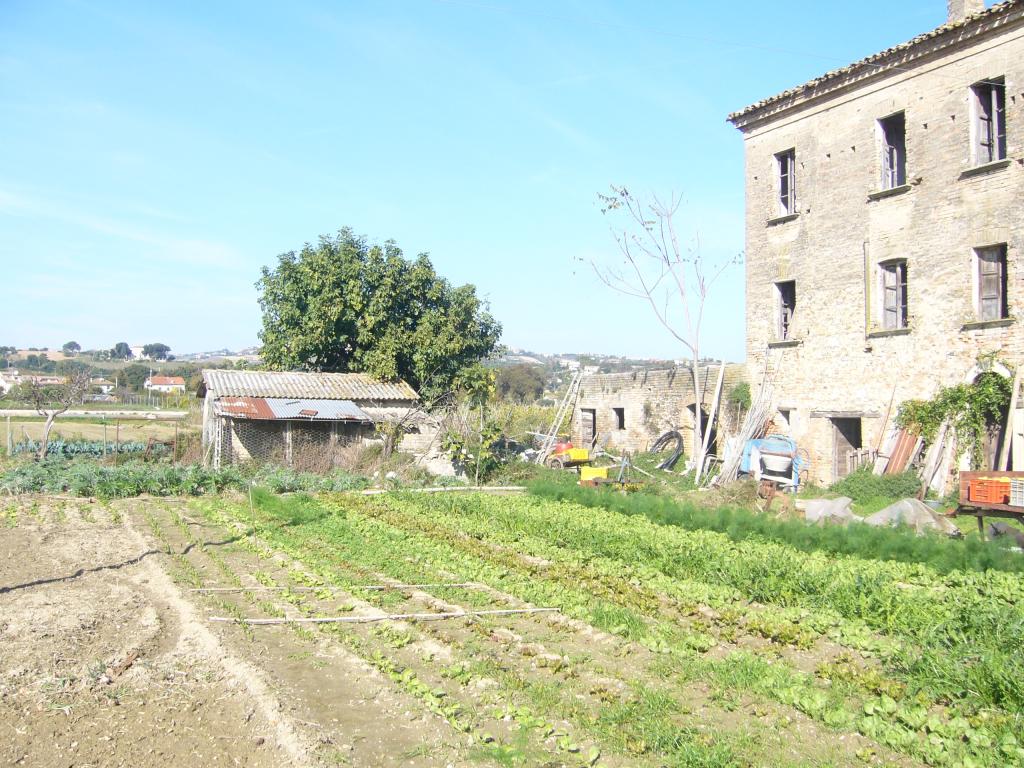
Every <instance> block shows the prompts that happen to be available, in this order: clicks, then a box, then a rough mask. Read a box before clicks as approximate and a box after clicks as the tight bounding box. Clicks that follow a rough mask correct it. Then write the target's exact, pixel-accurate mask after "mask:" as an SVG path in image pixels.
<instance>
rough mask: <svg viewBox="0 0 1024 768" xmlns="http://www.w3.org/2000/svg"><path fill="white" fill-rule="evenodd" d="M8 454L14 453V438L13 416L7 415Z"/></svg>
mask: <svg viewBox="0 0 1024 768" xmlns="http://www.w3.org/2000/svg"><path fill="white" fill-rule="evenodd" d="M7 455H8V456H13V455H14V439H13V438H12V437H11V417H10V416H8V417H7Z"/></svg>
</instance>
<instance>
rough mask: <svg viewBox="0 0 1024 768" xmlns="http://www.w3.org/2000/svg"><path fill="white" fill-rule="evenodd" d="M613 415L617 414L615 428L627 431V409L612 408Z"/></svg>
mask: <svg viewBox="0 0 1024 768" xmlns="http://www.w3.org/2000/svg"><path fill="white" fill-rule="evenodd" d="M612 413H613V414H615V428H616V429H625V428H626V409H625V408H612Z"/></svg>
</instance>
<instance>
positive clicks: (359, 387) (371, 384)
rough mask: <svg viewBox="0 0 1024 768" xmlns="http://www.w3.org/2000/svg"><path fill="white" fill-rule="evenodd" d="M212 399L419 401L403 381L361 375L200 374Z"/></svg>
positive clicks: (246, 372)
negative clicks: (389, 380)
mask: <svg viewBox="0 0 1024 768" xmlns="http://www.w3.org/2000/svg"><path fill="white" fill-rule="evenodd" d="M204 389H205V392H206V393H207V394H209V395H210V396H212V397H216V398H223V397H265V398H274V397H277V398H291V399H303V398H308V399H323V400H363V401H366V400H372V401H388V400H419V395H417V394H416V390H414V389H413V388H412V387H410V386H409V385H408V384H406V383H405V382H404V381H395V382H383V381H378V380H377V379H374V378H373V377H371V376H367V375H366V374H364V373H302V372H282V371H228V370H221V369H207V370H204V371H203V386H202V387H201V389H200V395H202V394H203V390H204Z"/></svg>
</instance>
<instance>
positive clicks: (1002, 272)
mask: <svg viewBox="0 0 1024 768" xmlns="http://www.w3.org/2000/svg"><path fill="white" fill-rule="evenodd" d="M974 262H975V266H974V270H975V285H976V289H975V296H974V300H975V309H976V311H977V316H978V320H979V321H980V322H983V323H984V322H989V321H992V320H1005V319H1007V318H1008V317H1009V316H1010V312H1009V301H1008V296H1007V283H1008V280H1007V274H1006V272H1007V244H1006V243H994V244H992V245H985V246H981V247H978V248H975V249H974ZM987 264H994V265H995V268H994V269H990V270H988V271H986V269H985V266H986V265H987ZM986 277H994V280H992V281H989V284H990V285H992V283H994V288H989V289H986ZM993 306H994V307H995V310H994V311H995V312H996V314H993V310H989V309H986V307H993Z"/></svg>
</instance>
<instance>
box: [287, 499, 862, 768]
mask: <svg viewBox="0 0 1024 768" xmlns="http://www.w3.org/2000/svg"><path fill="white" fill-rule="evenodd" d="M327 506H329V507H331V508H333V509H334V510H335V514H334V515H331V516H327V517H326V520H320V521H317V524H316V525H314V526H311V527H306V530H305V533H304V535H303V537H302V538H301V540H298V541H295V542H292V543H291V545H292V546H296V547H297V551H298V552H299V553H305V554H306V555H307V556H308V555H309V553H311V552H317V551H318V550H321V551H323V552H324V553H325V555H326V556H327V557H330V556H332V555H335V556H337V555H338V554H339V553H341V554H343V556H344V557H345V558H350V557H352V558H356V559H358V558H359V557H361V556H362V553H363V547H362V545H361V544H362V541H363V540H364V539H369V540H377V539H380V540H384V541H386V542H388V543H389V544H388V547H386V548H385V549H384V550H383V552H382V557H383V558H384V560H385V561H386V560H389V559H393V558H394V552H395V551H396V550H399V549H400V550H404V551H415V552H417V553H418V557H419V558H420V560H421V561H422V560H428V561H429V562H430V563H431V564H432V565H433V566H434V567H443V568H445V569H447V570H448V571H454V572H457V573H460V574H465V573H472V574H475V576H474V578H477V580H480V581H486V582H488V583H491V584H494V585H499V586H501V588H503V589H505V590H506V591H508V592H512V593H514V594H516V595H519V596H525V597H527V598H528V599H530V600H531V601H532V602H535V603H537V604H545V603H548V604H550V603H552V602H554V603H555V604H557V605H558V606H559V607H560V608H562V609H563V610H564V611H565V612H567V613H569V614H571V615H575V616H578V617H580V618H583V619H585V620H586V621H588V622H589V623H591V624H594V625H597V626H600V627H603V628H605V629H608V630H613V631H615V632H616V633H618V634H620V635H622V636H623V637H625V638H627V639H631V640H636V641H638V642H639V643H641V644H643V645H646V646H647V647H648V648H650V649H652V650H654V651H659V652H662V653H669V652H678V653H683V654H689V655H688V656H686V657H684V658H683V659H678V658H677V659H674V660H673V662H672V664H671V665H669V668H672V669H673V671H674V675H673V677H672V678H671V680H672V683H673V684H675V685H679V684H685V683H688V682H690V681H693V680H696V679H706V678H709V676H710V675H709V670H711V671H715V672H716V673H717V683H718V684H719V686H720V687H723V688H732V689H733V690H739V691H742V692H747V693H750V692H753V693H760V694H763V693H764V691H771V690H781V691H782V692H783V693H782V696H781V697H778V696H777V697H776V698H777V699H780V700H782V701H784V703H786V704H789V705H796V706H797V708H798V709H804V710H806V711H810V712H815V713H818V712H820V713H821V714H822V715H823V716H824V717H825V719H829V718H830V717H831V714H830V713H835V712H837V711H840V710H839V709H838V707H839V702H840V701H841V700H842V691H841V689H842V688H843V685H844V684H843V683H840V684H837V685H836V686H833V687H832V689H830V690H828V691H823V690H821V689H820V688H815V686H814V681H813V678H812V677H810V676H807V675H801V674H800V673H797V672H795V671H791V670H788V669H787V668H786V667H785V666H784V665H779V664H772V663H771V662H772V659H771V658H768V659H764V658H761V657H759V656H758V655H756V654H750V653H748V654H745V655H742V656H737V657H735V658H729V659H727V660H722V661H719V662H717V663H715V664H714V665H713V666H710V662H708V661H707V660H702V662H703V663H701V664H694V661H695V654H694V652H693V649H695V648H699V649H702V650H706V649H707V648H708V647H710V645H714V644H715V641H714V640H712V639H710V638H709V636H708V635H707V634H703V633H693V632H690V631H687V630H685V628H683V627H681V626H680V624H679V623H678V622H674V621H664V620H663V621H654V620H651V619H650V618H648V615H649V614H652V613H653V614H657V615H660V614H661V610H660V609H661V608H662V607H663V606H662V601H661V599H660V598H659V597H658V596H656V595H655V596H652V598H651V599H648V600H646V601H644V600H640V601H639V602H638V601H637V600H636V599H633V598H635V593H636V592H637V589H636V588H634V587H631V586H630V587H628V588H626V589H623V588H622V583H619V584H614V585H612V587H610V590H611V591H610V592H609V587H608V585H607V584H604V583H602V578H601V577H602V574H601V572H600V571H599V570H598V571H594V572H592V573H589V574H588V573H585V572H579V571H578V570H577V571H574V570H565V569H564V568H562V569H559V568H552V567H546V566H545V567H540V566H538V565H536V564H534V565H530V566H524V563H523V561H522V559H521V558H520V557H519V556H518V555H516V554H515V553H514V552H512V551H502V550H500V549H499V550H495V549H494V548H493V547H492V546H490V545H489V544H488V543H487V542H485V541H478V540H475V539H471V538H470V539H467V538H465V537H460V536H458V535H457V534H453V533H452V531H450V530H447V531H439V532H438V535H437V536H434V537H431V536H430V535H427V534H425V533H422V532H417V531H416V530H415V529H416V526H417V523H416V521H414V520H407V519H397V518H396V519H394V520H390V521H385V520H383V519H379V516H380V515H382V514H390V515H392V516H394V515H395V514H396V513H395V510H393V509H391V505H389V504H388V503H387V502H383V501H382V502H381V503H377V502H376V501H366V500H363V501H360V500H358V499H350V498H349V499H339V500H336V501H334V502H332V503H330V504H328V505H327ZM419 522H420V523H423V524H425V525H427V527H429V522H428V521H425V520H420V521H419ZM340 529H343V530H340ZM285 530H288V531H291V532H292V533H293V534H294V528H288V529H285ZM353 532H355V534H356V538H355V541H356V542H358V543H359V546H356V547H355V548H350V550H349V551H345V552H342V551H341V550H339V549H338V548H337V547H336V546H335V545H334V544H333V542H334V541H337V540H338V539H339V536H342V537H344V536H349V537H351V536H352V535H353ZM481 538H483V537H481ZM325 542H332V543H331V544H325ZM474 546H475V549H476V550H479V551H474ZM300 556H301V554H300ZM620 581H622V580H620ZM616 590H618V591H616ZM606 593H607V594H606ZM631 652H632V653H635V648H634V649H632V651H631ZM620 666H621V665H620ZM613 667H614V665H609V668H613ZM652 671H653V670H652ZM629 675H630V677H635V675H634V670H632V669H630V670H629ZM641 677H642V676H641ZM658 677H659V675H653V678H654V679H655V680H657V679H658ZM691 692H692V686H691V690H687V691H686V693H691ZM654 694H657V696H654ZM666 696H670V694H669V693H667V692H666V691H665V690H664V689H663V687H661V688H659V689H658V690H646V689H645V690H643V691H641V692H640V695H638V696H637V697H636V698H637V699H638V700H639V699H644V698H645V697H646V698H647V700H652V699H653V698H657V697H661V699H663V700H664V699H665V697H666ZM635 704H636V702H635V701H632V702H626V703H625V704H624V707H626V708H627V709H628V707H630V706H635ZM666 709H671V707H666ZM675 709H676V712H677V713H683V714H685V707H682V706H680V707H676V708H675ZM761 709H762V710H764V707H763V706H762V707H761ZM602 714H603V715H604V721H602V722H604V724H606V725H610V724H611V723H610V721H614V719H615V710H614V708H609V707H605V708H604V709H603V712H602ZM622 719H625V720H626V727H625V728H624V729H623V728H622V727H621V726H620V727H619V728H618V729H617V730H616V731H615V734H616V736H617V737H618V738H619V739H620V741H622V742H625V743H626V746H627V747H629V746H630V745H632V748H636V747H638V746H639V747H640V748H641V749H643V748H644V747H645V746H646V747H648V748H650V745H651V744H652V743H653V744H655V745H663V744H675V745H677V747H674V748H678V749H680V750H687V749H691V748H693V746H694V745H693V742H696V743H697V744H698V746H700V745H702V744H704V742H707V741H708V739H707V737H706V735H704V734H701V733H697V732H694V731H693V729H688V728H687V726H686V724H685V722H684V721H681V720H680V718H678V717H677V718H674V719H673V722H672V723H668V722H663V723H661V724H660V725H659V728H654V729H650V728H647V725H646V724H644V725H643V726H638V728H637V729H636V730H637V731H643V730H644V729H647V730H648V731H651V732H659V731H660V732H662V733H665V732H667V733H670V734H671V735H670V736H667V737H664V736H658V737H656V738H651V739H648V738H645V737H644V735H643V734H642V733H641V734H640V735H637V734H633V735H631V734H630V725H631V724H632V723H634V722H635V721H634V720H630V719H629V718H622ZM670 726H671V727H674V728H675V730H674V731H672V730H671V728H670ZM794 738H795V737H794ZM704 746H706V744H704ZM717 748H718V747H716V749H717ZM716 759H718V758H716Z"/></svg>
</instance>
